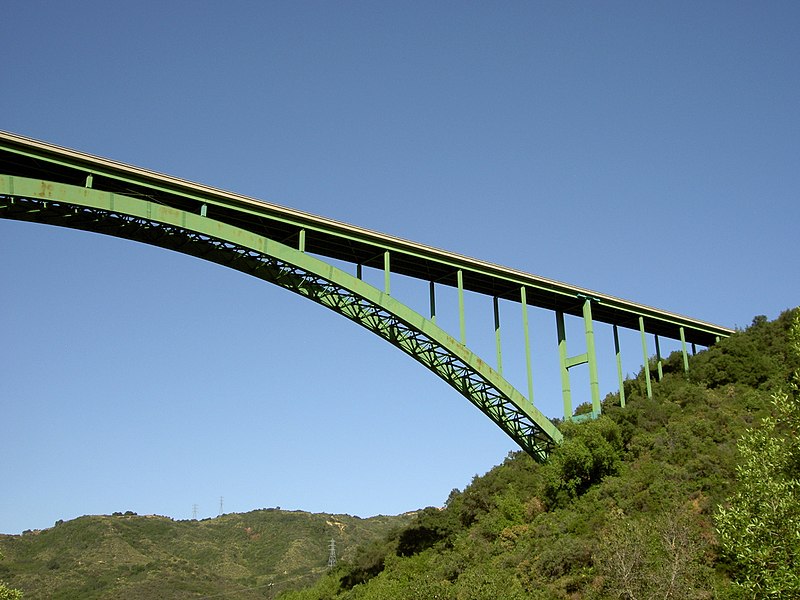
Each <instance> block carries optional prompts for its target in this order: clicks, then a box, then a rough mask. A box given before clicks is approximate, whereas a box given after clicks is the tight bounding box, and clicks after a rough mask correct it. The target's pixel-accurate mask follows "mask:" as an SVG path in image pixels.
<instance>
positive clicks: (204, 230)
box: [0, 131, 733, 460]
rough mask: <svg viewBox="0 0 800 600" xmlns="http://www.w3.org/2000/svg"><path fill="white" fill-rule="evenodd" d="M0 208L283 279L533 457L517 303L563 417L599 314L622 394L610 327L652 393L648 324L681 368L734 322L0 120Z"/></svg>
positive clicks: (537, 441) (539, 434) (550, 432)
mask: <svg viewBox="0 0 800 600" xmlns="http://www.w3.org/2000/svg"><path fill="white" fill-rule="evenodd" d="M0 218H8V219H18V220H26V221H35V222H39V223H49V224H52V225H58V226H62V227H71V228H76V229H84V230H88V231H95V232H99V233H104V234H107V235H112V236H116V237H122V238H127V239H131V240H136V241H139V242H144V243H147V244H152V245H155V246H161V247H163V248H168V249H171V250H175V251H178V252H183V253H185V254H190V255H193V256H197V257H200V258H203V259H205V260H208V261H211V262H215V263H219V264H221V265H225V266H228V267H230V268H233V269H237V270H239V271H242V272H244V273H247V274H249V275H252V276H255V277H258V278H260V279H263V280H265V281H269V282H271V283H274V284H276V285H279V286H281V287H283V288H286V289H288V290H291V291H293V292H295V293H297V294H299V295H301V296H303V297H305V298H308V299H310V300H313V301H314V302H317V303H319V304H322V305H323V306H326V307H328V308H330V309H331V310H333V311H335V312H337V313H339V314H341V315H343V316H345V317H347V318H348V319H350V320H352V321H354V322H356V323H358V324H359V325H361V326H363V327H365V328H367V329H368V330H370V331H372V332H373V333H375V334H376V335H378V336H380V337H381V338H382V339H384V340H386V341H388V342H389V343H391V344H393V345H394V346H396V347H398V348H400V349H401V350H402V351H403V352H405V353H406V354H408V355H410V356H412V357H413V358H414V359H415V360H417V361H418V362H420V363H421V364H423V365H425V366H426V367H427V368H428V369H430V370H431V371H433V372H434V373H436V375H438V376H439V377H441V378H442V379H444V380H445V381H446V382H447V383H448V384H449V385H451V386H452V387H453V388H455V389H456V390H458V391H459V392H460V393H461V394H462V395H463V396H464V397H466V398H467V399H469V400H470V402H472V403H473V404H475V405H476V406H477V407H478V408H479V409H480V410H481V411H482V412H483V413H484V414H485V415H486V416H487V417H489V418H490V419H491V420H492V421H494V422H495V423H496V424H497V425H498V426H499V427H500V428H501V429H503V431H505V432H506V433H507V434H508V435H509V436H510V437H511V438H512V439H514V441H515V442H517V444H519V445H520V446H521V447H522V448H523V449H524V450H526V451H527V452H528V453H530V454H531V456H533V457H534V458H535V459H537V460H544V459H545V457H546V456H547V455H548V453H549V452H550V450H551V449H552V448H553V446H554V445H555V444H557V443H558V442H559V441H560V440H561V433H560V432H559V431H558V429H557V428H556V427H555V425H554V424H553V423H552V422H551V421H550V420H548V419H547V418H546V417H545V416H544V415H543V414H542V413H541V412H540V411H539V410H538V409H537V408H536V407H535V406H534V401H533V398H534V389H533V388H534V386H533V369H532V364H531V363H532V360H531V344H530V339H529V331H528V330H529V321H528V307H536V308H538V309H543V310H546V311H550V312H551V314H553V316H555V321H556V323H555V324H556V334H557V343H558V363H559V371H560V379H561V390H562V399H563V405H564V413H563V414H564V418H565V419H574V418H576V417H575V415H574V414H573V407H572V385H571V381H570V373H571V371H572V370H573V369H575V368H577V367H580V368H581V369H583V368H584V366H586V367H588V375H589V391H590V396H591V414H590V415H588V416H590V417H591V416H596V415H598V414H599V413H600V410H601V402H600V391H599V390H600V385H599V377H598V361H597V357H596V348H595V333H594V332H595V325H596V324H597V323H604V324H607V325H610V326H611V327H612V328H613V338H614V353H615V355H616V364H617V378H618V383H619V391H620V404H621V405H622V406H624V405H625V396H624V385H623V368H622V361H621V351H620V343H619V335H618V329H619V328H624V329H628V330H634V331H636V332H638V334H639V335H640V336H641V348H642V355H641V357H642V361H643V362H642V364H644V365H645V368H644V374H645V379H646V385H647V393H648V395H649V396H650V397H652V388H651V385H650V375H651V369H650V366H649V365H650V350H649V343H648V341H647V336H652V337H653V338H654V346H655V356H656V360H655V366H656V371H657V373H658V377H659V378H660V377H661V375H662V372H661V354H660V346H659V338H660V337H661V338H667V339H672V340H679V341H680V344H681V352H682V353H683V363H684V370H687V371H688V368H689V360H688V353H687V345H689V344H691V347H692V350H693V351H694V349H695V345H696V344H700V345H702V346H709V345H711V344H713V343H715V341H717V340H718V339H720V338H721V337H726V336H728V335H730V334H731V333H733V331H732V330H730V329H728V328H725V327H720V326H718V325H713V324H711V323H706V322H703V321H699V320H697V319H692V318H689V317H685V316H682V315H677V314H674V313H670V312H667V311H664V310H660V309H656V308H653V307H649V306H645V305H642V304H638V303H635V302H630V301H627V300H623V299H621V298H617V297H614V296H610V295H608V294H602V293H599V292H594V291H591V290H586V289H583V288H580V287H577V286H573V285H569V284H565V283H561V282H558V281H553V280H549V279H546V278H543V277H540V276H537V275H533V274H531V273H527V272H523V271H518V270H515V269H511V268H508V267H503V266H500V265H495V264H492V263H488V262H485V261H481V260H478V259H474V258H470V257H466V256H462V255H459V254H455V253H452V252H447V251H445V250H440V249H437V248H433V247H431V246H426V245H423V244H419V243H416V242H411V241H408V240H404V239H401V238H397V237H394V236H390V235H386V234H382V233H379V232H375V231H370V230H367V229H363V228H360V227H357V226H354V225H349V224H346V223H341V222H339V221H335V220H332V219H327V218H324V217H319V216H316V215H311V214H308V213H303V212H301V211H297V210H294V209H291V208H286V207H283V206H279V205H276V204H271V203H269V202H264V201H261V200H257V199H254V198H249V197H246V196H242V195H238V194H233V193H231V192H226V191H223V190H219V189H216V188H212V187H209V186H205V185H202V184H197V183H192V182H189V181H185V180H182V179H178V178H175V177H171V176H168V175H163V174H160V173H155V172H153V171H148V170H146V169H141V168H139V167H134V166H131V165H126V164H123V163H119V162H115V161H111V160H108V159H104V158H100V157H96V156H91V155H89V154H85V153H82V152H77V151H75V150H70V149H68V148H62V147H59V146H54V145H52V144H47V143H45V142H39V141H37V140H32V139H29V138H25V137H23V136H19V135H15V134H12V133H7V132H2V131H0ZM312 254H313V255H312ZM330 259H333V260H336V261H343V262H344V263H348V264H350V265H352V266H353V267H354V268H355V269H354V270H355V275H353V274H349V273H347V272H345V271H344V270H342V269H339V268H336V267H334V266H333V265H332V264H330V263H328V262H326V261H327V260H330ZM337 264H338V263H337ZM363 267H368V268H373V269H376V270H379V271H383V287H382V289H379V288H377V287H374V286H372V285H369V284H367V283H366V282H364V281H363V280H362V277H361V276H362V268H363ZM396 274H400V275H404V276H407V277H410V278H413V279H416V280H418V281H421V282H423V284H425V285H427V286H428V287H429V298H430V300H429V302H430V307H429V313H428V314H429V317H424V316H422V315H421V314H420V313H419V312H416V311H415V310H413V309H411V308H409V307H408V306H406V305H405V304H402V303H400V302H399V301H397V300H396V299H395V298H393V297H392V295H391V278H392V276H393V275H396ZM441 286H445V287H448V288H451V289H453V290H455V292H456V294H457V297H458V323H459V335H458V339H456V338H455V337H452V336H451V335H450V334H449V333H447V332H445V331H444V330H443V329H442V328H440V327H439V326H437V322H436V289H437V288H440V287H441ZM466 293H472V294H476V295H480V296H484V297H491V299H492V305H493V311H494V329H495V331H494V337H495V353H496V357H495V362H494V364H495V365H496V367H495V368H494V369H493V368H491V367H489V366H488V364H487V363H486V362H485V361H484V360H482V359H481V358H480V357H478V356H477V355H476V354H475V353H474V352H473V351H472V350H471V349H470V347H468V346H467V341H466V338H467V336H466V330H467V327H466V318H465V310H464V305H465V300H464V298H465V294H466ZM500 302H502V303H504V305H507V304H516V305H518V306H519V307H520V308H521V315H520V316H521V317H522V323H521V324H522V333H523V338H524V347H525V355H524V359H525V362H524V365H525V369H526V374H527V396H525V395H523V394H522V393H520V392H519V391H518V390H517V389H515V388H514V387H513V386H512V385H511V384H510V383H509V382H508V380H507V379H505V378H504V376H503V363H502V356H503V352H502V342H501V326H500V310H499V305H500ZM565 315H571V316H574V317H579V318H581V319H582V321H583V330H584V331H583V336H582V337H583V341H582V342H579V346H582V348H581V350H583V349H585V351H581V352H579V353H578V354H570V352H568V350H567V335H566V332H567V328H566V324H565ZM586 416H587V415H581V418H583V417H586Z"/></svg>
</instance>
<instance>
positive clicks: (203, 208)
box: [200, 204, 208, 217]
mask: <svg viewBox="0 0 800 600" xmlns="http://www.w3.org/2000/svg"><path fill="white" fill-rule="evenodd" d="M206 215H208V205H207V204H201V205H200V216H201V217H205V216H206Z"/></svg>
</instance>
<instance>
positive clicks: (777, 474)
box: [716, 315, 800, 598]
mask: <svg viewBox="0 0 800 600" xmlns="http://www.w3.org/2000/svg"><path fill="white" fill-rule="evenodd" d="M790 340H791V346H792V347H793V351H794V352H795V353H796V355H797V356H800V315H798V316H796V317H795V321H794V327H793V330H792V335H791V336H790ZM795 377H797V374H795ZM790 390H791V391H790V392H786V391H777V392H775V393H774V395H773V400H772V406H773V414H772V415H770V416H768V417H766V418H765V419H764V420H763V421H762V423H761V426H760V427H757V428H754V429H752V430H750V431H748V432H747V433H746V434H745V435H744V436H743V437H742V438H741V440H740V442H739V444H738V449H739V454H740V456H741V459H740V464H739V465H738V467H737V469H736V474H737V480H738V484H739V489H738V491H737V492H736V493H735V494H734V495H733V496H732V497H731V498H730V499H729V500H728V502H727V503H725V504H724V505H722V506H720V507H719V508H718V510H717V514H716V527H717V532H718V533H719V538H720V544H721V547H722V550H723V552H724V554H725V556H726V557H727V558H728V559H729V560H730V562H731V565H732V569H733V576H734V578H735V581H736V584H737V585H738V586H739V587H740V588H741V589H742V590H744V591H745V592H746V593H747V594H748V595H749V597H751V598H798V597H800V438H798V434H799V433H800V394H798V387H797V382H796V381H795V382H793V384H792V386H791V388H790Z"/></svg>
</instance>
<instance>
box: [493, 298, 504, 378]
mask: <svg viewBox="0 0 800 600" xmlns="http://www.w3.org/2000/svg"><path fill="white" fill-rule="evenodd" d="M492 308H493V309H494V347H495V355H496V357H497V372H498V373H500V375H502V374H503V347H502V344H501V343H500V301H499V300H498V298H497V296H493V297H492Z"/></svg>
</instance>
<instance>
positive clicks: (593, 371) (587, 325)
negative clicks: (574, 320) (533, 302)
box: [583, 298, 600, 415]
mask: <svg viewBox="0 0 800 600" xmlns="http://www.w3.org/2000/svg"><path fill="white" fill-rule="evenodd" d="M583 326H584V331H585V333H586V355H587V356H586V358H587V359H588V362H589V388H590V390H591V393H592V413H593V414H594V415H599V414H600V380H599V378H598V375H597V355H596V353H595V349H594V325H593V323H592V300H591V299H590V298H586V299H585V300H584V301H583Z"/></svg>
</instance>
